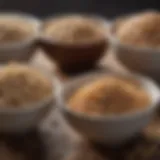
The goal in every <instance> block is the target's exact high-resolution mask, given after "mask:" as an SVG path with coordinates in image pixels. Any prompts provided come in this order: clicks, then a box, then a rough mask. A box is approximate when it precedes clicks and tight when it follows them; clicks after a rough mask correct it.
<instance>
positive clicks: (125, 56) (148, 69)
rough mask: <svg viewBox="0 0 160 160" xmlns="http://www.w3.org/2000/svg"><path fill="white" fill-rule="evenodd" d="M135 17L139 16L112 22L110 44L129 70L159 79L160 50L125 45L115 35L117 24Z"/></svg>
mask: <svg viewBox="0 0 160 160" xmlns="http://www.w3.org/2000/svg"><path fill="white" fill-rule="evenodd" d="M133 16H137V14H132V15H128V16H122V17H120V18H118V19H116V20H115V21H113V22H112V24H111V25H110V30H109V35H108V40H109V43H110V45H111V46H112V48H113V50H114V53H115V55H116V57H117V59H118V60H119V61H120V62H121V63H122V64H123V65H124V66H126V67H127V68H128V69H130V70H132V71H134V72H138V73H141V74H145V75H147V76H150V77H153V78H157V77H159V76H158V74H159V71H160V49H156V48H151V47H148V46H147V47H139V46H135V45H134V46H133V45H128V44H124V43H122V42H121V41H120V40H118V38H117V37H116V35H115V30H116V29H117V24H118V23H119V22H121V21H123V20H124V19H128V18H130V17H133Z"/></svg>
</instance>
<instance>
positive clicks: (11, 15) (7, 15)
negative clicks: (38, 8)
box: [0, 11, 42, 50]
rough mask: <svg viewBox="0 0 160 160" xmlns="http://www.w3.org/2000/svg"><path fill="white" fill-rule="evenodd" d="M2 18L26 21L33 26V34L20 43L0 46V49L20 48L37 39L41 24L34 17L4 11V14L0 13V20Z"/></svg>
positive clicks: (23, 13) (22, 13)
mask: <svg viewBox="0 0 160 160" xmlns="http://www.w3.org/2000/svg"><path fill="white" fill-rule="evenodd" d="M3 17H5V18H8V19H11V18H15V19H17V20H23V21H24V20H26V21H27V22H26V23H30V24H33V26H34V27H33V34H32V35H31V36H29V37H28V38H26V39H24V40H21V41H16V42H10V43H3V44H0V49H2V50H3V49H12V48H22V47H24V46H26V45H27V44H29V43H32V42H34V41H35V40H36V39H38V38H39V35H40V27H41V24H42V22H41V20H40V19H39V18H37V17H36V16H34V15H32V14H28V13H25V12H16V11H9V12H7V11H5V12H0V20H1V18H3Z"/></svg>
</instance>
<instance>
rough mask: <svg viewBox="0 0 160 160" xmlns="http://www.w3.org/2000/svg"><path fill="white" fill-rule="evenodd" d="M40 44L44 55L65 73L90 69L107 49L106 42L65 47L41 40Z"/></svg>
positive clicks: (64, 45)
mask: <svg viewBox="0 0 160 160" xmlns="http://www.w3.org/2000/svg"><path fill="white" fill-rule="evenodd" d="M40 44H41V47H42V48H43V49H44V51H45V53H46V54H47V55H48V56H49V57H50V58H51V59H53V60H54V61H55V62H56V63H57V64H58V66H59V67H60V69H62V70H63V71H66V72H69V71H80V70H84V69H88V68H92V67H93V66H94V65H95V64H96V62H98V60H99V59H100V58H101V57H102V56H103V55H104V54H105V51H106V49H107V47H108V44H107V41H106V40H102V41H98V42H95V43H91V44H84V45H74V44H73V45H71V44H70V45H67V44H60V43H51V42H47V41H45V40H43V41H42V42H41V43H40Z"/></svg>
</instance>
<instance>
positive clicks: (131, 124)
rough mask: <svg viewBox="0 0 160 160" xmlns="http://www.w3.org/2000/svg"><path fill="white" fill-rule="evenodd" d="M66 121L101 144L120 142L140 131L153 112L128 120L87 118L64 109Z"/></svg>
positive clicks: (88, 137) (84, 135)
mask: <svg viewBox="0 0 160 160" xmlns="http://www.w3.org/2000/svg"><path fill="white" fill-rule="evenodd" d="M63 115H64V117H65V119H66V120H67V122H68V123H69V124H70V125H71V126H72V127H73V128H74V129H75V130H76V131H77V132H78V133H80V134H81V135H82V136H83V137H85V138H87V139H89V140H91V141H94V142H98V143H102V144H108V145H117V144H122V143H124V142H126V141H127V140H129V139H130V138H132V137H134V136H135V135H136V133H138V132H140V131H141V129H143V128H144V127H145V126H146V125H147V124H148V123H149V122H150V120H151V119H152V116H153V113H152V112H148V113H146V114H142V115H140V116H135V117H132V118H129V119H128V120H121V121H118V120H117V121H115V120H102V121H98V120H88V119H83V118H82V117H77V116H75V115H74V114H72V113H70V112H67V111H64V110H63Z"/></svg>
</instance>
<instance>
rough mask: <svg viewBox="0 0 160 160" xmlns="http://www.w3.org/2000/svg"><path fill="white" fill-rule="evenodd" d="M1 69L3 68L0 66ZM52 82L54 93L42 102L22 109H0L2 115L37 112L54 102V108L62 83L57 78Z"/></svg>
mask: <svg viewBox="0 0 160 160" xmlns="http://www.w3.org/2000/svg"><path fill="white" fill-rule="evenodd" d="M0 68H1V66H0ZM51 81H52V88H53V89H52V93H51V94H50V95H48V96H46V97H44V98H43V99H42V100H40V101H38V102H34V103H30V104H27V105H23V106H21V107H17V108H15V107H13V106H7V107H2V108H0V114H1V113H6V114H18V113H25V112H33V111H35V110H39V109H41V108H44V107H46V105H48V104H50V103H52V102H53V104H52V105H53V106H54V105H56V97H57V90H58V89H59V87H58V86H59V85H60V81H59V79H58V78H57V77H56V76H53V78H52V79H51Z"/></svg>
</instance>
